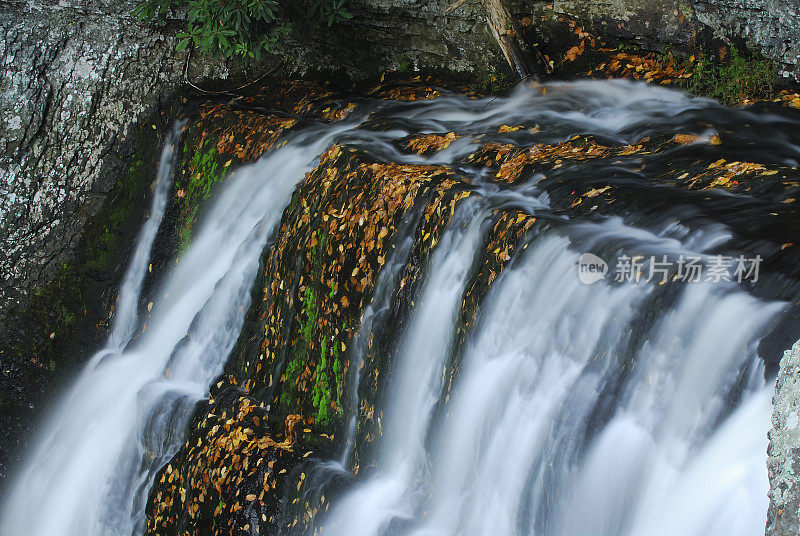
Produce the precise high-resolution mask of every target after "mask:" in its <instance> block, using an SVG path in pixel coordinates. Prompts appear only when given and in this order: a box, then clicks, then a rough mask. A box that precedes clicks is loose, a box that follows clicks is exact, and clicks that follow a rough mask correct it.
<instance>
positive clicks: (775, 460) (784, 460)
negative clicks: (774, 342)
mask: <svg viewBox="0 0 800 536" xmlns="http://www.w3.org/2000/svg"><path fill="white" fill-rule="evenodd" d="M774 402H775V409H774V411H773V414H772V430H771V431H770V433H769V450H768V454H769V459H768V460H767V466H768V468H769V481H770V491H769V512H768V514H767V536H789V535H796V534H797V531H798V527H800V478H799V477H800V341H798V342H797V343H795V345H794V346H793V347H792V349H791V350H787V351H786V352H785V353H784V355H783V359H782V360H781V365H780V373H779V374H778V385H777V392H776V394H775V399H774Z"/></svg>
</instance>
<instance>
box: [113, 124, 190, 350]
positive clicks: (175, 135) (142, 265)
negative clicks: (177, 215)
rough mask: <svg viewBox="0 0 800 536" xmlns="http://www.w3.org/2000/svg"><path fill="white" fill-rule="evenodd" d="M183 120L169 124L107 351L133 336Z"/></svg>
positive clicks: (126, 274) (120, 295)
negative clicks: (151, 199) (147, 208)
mask: <svg viewBox="0 0 800 536" xmlns="http://www.w3.org/2000/svg"><path fill="white" fill-rule="evenodd" d="M185 123H186V122H185V121H178V122H176V123H175V125H173V127H172V130H170V132H169V134H168V135H167V139H166V140H165V141H164V150H163V151H162V152H161V160H160V161H159V163H158V171H157V172H156V182H155V188H153V203H152V206H151V207H150V215H149V217H148V218H147V221H145V222H144V225H142V229H141V231H139V237H138V239H137V240H136V249H134V251H133V254H132V255H131V258H130V261H128V269H127V270H126V271H125V277H124V278H123V280H122V285H121V286H120V290H119V298H118V299H117V303H116V306H115V307H114V321H113V324H112V327H111V334H110V335H109V337H108V347H109V350H111V351H116V352H118V351H120V350H122V348H123V346H125V345H126V344H127V343H128V342H129V341H130V340H131V337H132V336H133V332H134V330H135V329H136V324H137V321H138V307H139V297H140V295H141V293H142V283H143V282H144V277H145V273H146V272H147V267H148V262H149V260H150V251H151V250H152V249H153V242H154V241H155V239H156V233H158V228H159V227H160V226H161V219H162V218H163V217H164V210H165V209H166V208H167V200H168V199H169V191H170V188H171V186H172V171H173V169H174V168H175V158H176V155H175V153H176V148H177V147H176V145H177V143H178V139H179V137H180V133H181V129H182V128H183V125H184V124H185Z"/></svg>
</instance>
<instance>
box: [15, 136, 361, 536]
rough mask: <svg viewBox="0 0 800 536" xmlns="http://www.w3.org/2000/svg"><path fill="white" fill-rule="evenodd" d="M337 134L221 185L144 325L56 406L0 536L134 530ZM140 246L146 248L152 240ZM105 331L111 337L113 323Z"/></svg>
mask: <svg viewBox="0 0 800 536" xmlns="http://www.w3.org/2000/svg"><path fill="white" fill-rule="evenodd" d="M346 128H347V127H345V126H338V127H335V128H328V129H315V130H314V131H313V132H310V133H309V132H305V133H300V134H298V135H297V136H296V138H295V139H293V140H292V143H291V144H289V145H287V146H286V147H284V148H282V149H279V150H276V151H275V152H273V153H271V154H270V155H268V156H266V157H265V158H263V159H262V160H261V161H260V162H259V163H258V164H256V165H253V166H250V167H248V168H246V169H243V170H242V171H241V172H240V173H238V174H236V175H235V176H234V177H231V178H230V179H229V180H228V181H227V184H226V185H225V188H224V191H223V192H222V193H221V194H220V196H219V198H218V199H217V201H216V202H215V203H214V205H213V207H212V208H211V210H210V211H209V213H208V215H207V217H206V218H205V219H204V221H203V222H202V224H201V227H200V229H199V231H198V233H197V236H196V237H195V239H194V240H193V242H192V244H191V246H190V248H189V250H188V251H187V252H186V253H185V255H184V256H183V257H182V258H181V260H180V263H179V264H178V266H176V267H175V269H174V270H173V272H172V274H170V276H169V278H168V279H167V281H166V282H165V283H164V284H163V288H162V289H161V290H160V292H159V297H158V298H157V299H156V300H155V302H154V307H153V310H152V317H151V318H150V320H149V322H148V328H147V330H146V331H145V332H144V333H143V334H142V335H141V336H140V337H139V338H138V339H137V340H136V341H135V344H131V345H128V346H127V347H125V348H124V349H119V350H117V349H118V348H122V346H123V345H122V344H120V343H118V342H117V341H116V340H113V339H112V340H111V341H110V342H109V346H108V349H107V350H104V351H103V352H101V353H100V354H98V356H96V357H95V358H93V359H92V360H91V361H90V363H89V364H88V366H87V368H86V370H84V371H83V373H82V374H81V376H80V377H79V379H78V380H77V381H76V383H75V385H73V386H72V387H71V388H70V390H69V392H68V393H67V394H66V395H65V396H64V397H63V399H62V400H61V401H60V402H59V403H58V404H57V405H56V407H55V411H54V414H53V415H52V416H51V417H50V419H49V420H48V422H47V423H46V424H45V425H44V426H43V431H42V433H41V437H39V439H38V440H37V445H38V446H37V448H36V450H35V451H34V452H33V453H31V456H30V457H29V459H28V462H27V464H26V465H25V467H24V468H23V470H22V471H21V473H20V475H19V476H18V477H17V479H16V482H15V485H14V487H13V488H12V490H11V495H10V497H9V499H8V502H7V503H6V505H5V510H4V515H3V519H2V525H0V526H1V527H2V532H3V533H4V534H27V535H30V536H45V535H47V536H55V535H64V536H87V535H98V536H99V535H122V534H131V532H132V531H133V530H134V526H135V525H136V526H137V527H138V528H137V530H141V527H140V526H139V523H141V516H142V515H143V512H144V509H143V506H144V501H145V500H146V495H147V489H148V488H147V486H148V484H147V483H148V476H150V475H149V471H150V470H155V469H157V468H158V466H159V465H158V462H161V461H163V460H164V459H167V458H168V457H169V456H170V455H171V454H172V453H173V452H174V449H176V448H177V446H178V445H179V444H180V442H181V440H182V439H181V437H180V433H181V430H182V429H183V427H184V426H185V423H186V420H187V419H188V416H189V412H190V411H191V408H192V406H193V405H194V403H195V402H196V401H197V400H199V399H200V398H202V397H203V396H204V395H205V394H206V393H207V391H208V385H209V383H210V382H211V380H212V379H213V378H214V377H215V376H217V375H218V374H219V373H220V372H221V371H222V367H223V365H224V363H225V359H226V358H227V356H228V354H229V353H230V351H231V349H232V347H233V344H234V343H235V342H236V338H237V337H238V335H239V331H240V330H241V326H242V322H243V320H244V313H245V311H246V309H247V306H248V302H249V298H250V288H251V286H252V283H253V278H254V276H255V271H256V268H257V266H258V258H259V255H260V254H261V251H262V249H263V247H264V244H265V242H266V241H267V239H268V236H269V234H270V232H271V231H272V230H273V228H274V227H275V225H276V224H277V222H278V220H279V218H280V215H281V212H282V210H283V208H284V206H285V205H286V204H288V202H289V198H290V196H291V193H292V191H293V189H294V186H295V185H296V184H297V182H298V181H299V180H300V179H301V178H302V177H303V175H304V173H305V172H306V171H308V170H309V169H311V168H312V167H313V165H312V164H313V160H314V155H318V154H319V153H320V152H321V151H322V149H323V148H324V147H325V146H326V145H327V144H329V143H330V140H331V139H332V138H333V136H335V135H336V133H337V132H339V131H341V130H344V129H346ZM320 130H322V131H321V132H320ZM174 142H175V139H174V138H170V143H169V144H168V145H167V146H166V147H165V150H164V154H165V156H164V157H163V158H162V164H163V168H162V169H161V170H159V178H160V179H163V180H164V182H168V181H166V177H167V176H168V175H169V174H170V173H171V170H170V169H168V168H169V166H170V165H171V163H172V162H174V158H173V157H172V156H171V155H172V153H173V151H174V148H173V147H172V144H174ZM165 188H166V187H165ZM165 188H158V187H157V189H156V190H157V196H156V197H155V199H154V201H153V203H154V205H156V204H158V205H160V206H161V209H160V211H159V212H157V211H156V210H153V211H151V217H153V216H155V215H156V214H157V213H159V214H160V212H163V192H164V189H165ZM166 190H168V188H166ZM159 217H160V216H159ZM155 225H156V226H157V223H156V224H155ZM151 227H152V226H150V225H149V224H146V228H145V229H149V231H152V229H151ZM149 231H148V232H149ZM147 240H148V241H149V242H150V243H152V236H150V235H148V236H147ZM144 242H145V241H144V240H143V241H141V242H140V244H143V243H144ZM149 249H150V248H149V245H148V247H147V250H146V251H145V253H148V252H149ZM139 253H140V252H139V251H137V252H136V253H135V254H134V260H133V262H132V263H131V265H130V272H131V273H129V274H126V276H125V284H124V286H123V289H122V290H123V292H132V293H136V294H137V295H136V296H126V297H124V298H123V297H120V303H123V302H124V303H130V304H137V303H138V301H139V298H138V293H139V292H140V290H141V282H134V283H133V284H128V282H129V281H135V280H136V279H137V278H138V277H141V276H143V274H141V273H140V272H141V271H142V270H141V269H142V267H143V266H146V263H145V264H142V263H141V262H139V259H140V256H139ZM120 318H124V322H125V326H123V328H121V330H120V331H119V333H121V334H125V333H127V332H128V330H129V325H130V323H131V322H132V320H131V319H130V315H129V314H126V315H119V316H117V317H116V318H115V321H117V319H120ZM112 333H118V331H117V329H116V325H115V326H114V328H112ZM148 460H150V462H149V463H147V461H148Z"/></svg>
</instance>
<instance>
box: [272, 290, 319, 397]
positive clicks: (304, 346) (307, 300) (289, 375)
mask: <svg viewBox="0 0 800 536" xmlns="http://www.w3.org/2000/svg"><path fill="white" fill-rule="evenodd" d="M301 317H302V318H303V320H302V323H301V324H300V340H298V341H295V343H294V344H293V345H292V349H293V352H292V359H291V360H290V361H289V363H288V364H287V365H286V378H285V387H284V390H283V392H282V393H281V405H283V406H284V407H285V408H286V409H287V410H288V409H289V408H290V406H291V402H292V396H293V395H294V393H295V391H296V389H295V384H296V383H297V379H298V378H299V377H300V373H301V372H302V371H303V369H304V368H305V364H306V357H307V356H308V347H309V345H310V343H311V339H312V337H313V336H314V332H315V331H316V329H317V321H318V320H319V310H318V309H317V297H316V295H315V294H314V290H313V289H312V288H311V287H306V290H305V292H304V293H303V311H302V313H301Z"/></svg>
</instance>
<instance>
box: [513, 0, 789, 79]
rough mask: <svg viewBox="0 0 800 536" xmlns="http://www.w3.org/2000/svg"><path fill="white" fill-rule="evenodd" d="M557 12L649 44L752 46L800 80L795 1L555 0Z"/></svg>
mask: <svg viewBox="0 0 800 536" xmlns="http://www.w3.org/2000/svg"><path fill="white" fill-rule="evenodd" d="M526 3H527V2H526ZM553 9H554V10H555V11H556V12H558V13H566V14H570V15H573V16H575V17H577V18H579V19H583V20H589V21H592V22H593V23H594V25H595V26H597V27H598V28H602V33H603V34H606V35H610V36H617V37H623V38H628V39H634V40H636V41H639V42H640V43H642V44H645V45H648V46H657V47H659V48H660V46H659V45H663V44H664V43H669V44H673V45H678V46H687V45H689V46H692V45H694V44H699V43H707V42H709V41H710V40H712V39H714V38H717V39H722V40H729V41H733V42H734V43H735V44H736V45H737V46H739V47H740V48H744V46H746V45H750V46H752V47H754V48H756V49H758V50H760V51H761V52H762V53H763V54H764V55H765V56H766V57H768V58H770V59H771V60H773V61H775V62H776V63H777V64H779V65H781V66H782V70H783V72H782V74H783V75H784V76H789V77H792V78H794V79H795V80H797V79H798V76H800V39H798V37H800V33H799V32H798V28H800V5H798V4H797V2H794V1H792V0H603V1H602V2H584V1H582V0H556V1H555V2H554V5H553Z"/></svg>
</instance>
